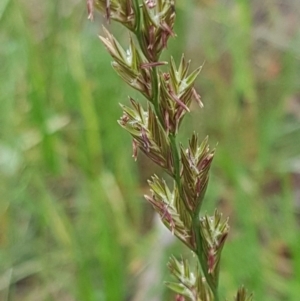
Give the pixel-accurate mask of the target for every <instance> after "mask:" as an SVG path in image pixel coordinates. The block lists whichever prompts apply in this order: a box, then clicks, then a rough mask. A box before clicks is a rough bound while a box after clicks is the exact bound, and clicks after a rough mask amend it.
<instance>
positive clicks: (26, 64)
mask: <svg viewBox="0 0 300 301" xmlns="http://www.w3.org/2000/svg"><path fill="white" fill-rule="evenodd" d="M177 6H178V8H177V23H176V32H177V35H178V37H177V38H176V39H175V40H173V41H170V43H169V47H168V51H167V54H166V55H165V57H166V58H167V57H168V56H169V55H170V54H172V55H173V56H174V57H175V59H176V60H178V59H179V58H180V56H181V53H182V52H185V55H186V57H187V58H191V59H192V64H193V65H194V66H195V67H196V66H197V65H199V64H202V63H203V62H204V61H205V65H204V68H203V71H202V74H201V76H200V78H201V79H200V81H199V83H198V84H199V87H198V90H199V91H200V94H201V96H202V100H203V102H204V104H205V107H204V109H203V110H201V111H199V110H198V109H197V108H196V107H195V109H194V110H193V111H192V113H191V115H190V116H189V117H187V118H186V120H185V123H184V127H183V132H182V133H181V141H182V143H183V144H186V143H187V140H188V137H189V136H190V135H191V132H192V131H193V130H195V131H196V132H199V135H200V137H204V136H206V135H207V134H208V135H209V136H210V141H211V145H216V144H217V154H216V158H215V161H214V163H213V170H212V174H211V181H210V185H209V190H208V193H207V198H206V208H205V210H207V211H209V212H212V211H213V209H214V207H215V206H218V207H220V210H221V211H223V212H224V215H225V216H227V215H228V216H230V224H231V233H230V238H229V241H228V242H227V245H226V246H225V250H224V255H223V263H222V267H221V270H222V274H221V279H220V281H221V290H222V295H223V296H224V298H225V297H226V298H227V299H228V300H232V298H233V295H234V292H235V290H236V289H237V287H238V286H239V285H241V284H244V285H245V286H246V287H248V288H249V289H250V290H253V291H254V292H255V299H256V300H268V301H283V300H291V301H294V300H297V299H298V298H299V296H300V286H299V283H300V239H299V237H300V236H299V233H300V232H299V217H300V214H299V212H300V197H299V195H300V126H299V125H300V123H299V120H300V82H299V79H300V30H299V28H300V3H299V1H297V0H288V1H279V0H273V1H258V0H253V1H250V0H248V1H247V0H235V1H234V0H228V1H221V0H198V1H195V0H194V1H185V0H181V1H178V5H177ZM86 16H87V14H86V11H85V1H73V0H70V1H59V0H53V1H46V2H40V1H37V0H28V1H24V0H2V1H1V2H0V45H1V46H0V60H1V64H0V80H1V82H0V88H1V90H0V91H1V93H0V183H1V184H0V299H1V300H3V301H7V300H13V301H19V300H22V301H28V300H30V301H34V300H37V301H40V300H47V301H50V300H56V301H58V300H59V301H67V300H80V301H96V300H97V301H99V300H100V301H101V300H108V301H110V300H112V301H118V300H132V301H143V300H151V301H152V300H153V301H154V300H173V297H172V296H171V295H170V293H169V292H168V291H167V290H166V289H165V288H164V286H163V283H162V280H163V279H167V277H168V275H167V271H166V260H167V257H168V256H169V255H170V254H174V255H176V256H179V255H180V254H181V253H183V252H185V249H184V247H183V246H182V245H180V243H177V242H175V241H174V240H173V238H172V237H170V236H168V234H167V232H165V231H164V230H163V229H162V227H161V226H160V223H159V222H158V221H157V220H156V219H155V218H153V214H152V209H151V208H150V207H149V206H148V205H147V204H146V203H145V201H144V200H143V197H142V195H143V191H144V190H145V189H147V188H146V179H147V178H148V177H149V176H150V175H151V173H152V172H156V173H159V172H160V171H159V170H157V169H156V167H155V166H152V165H150V164H149V162H148V161H147V160H145V158H144V157H143V156H140V158H139V162H138V163H135V162H134V161H133V160H132V159H131V143H130V137H129V135H127V134H126V133H125V132H123V130H122V129H121V128H120V127H119V126H118V125H117V123H116V120H117V119H118V118H119V116H120V114H121V110H120V108H119V105H118V103H119V102H123V103H124V102H127V95H129V94H130V95H135V92H133V91H131V90H130V89H129V88H127V87H125V85H124V84H123V83H122V81H121V80H120V79H119V78H118V77H117V76H116V75H115V74H114V72H113V70H112V69H111V67H110V63H109V62H110V57H109V56H108V54H107V53H106V52H105V50H104V47H103V45H101V44H100V43H99V40H98V39H97V34H98V33H99V32H100V31H101V27H100V23H101V22H103V19H101V17H100V16H99V15H97V17H96V21H95V22H93V23H90V22H88V21H87V19H86ZM111 26H113V28H114V29H113V31H114V32H115V33H116V34H117V35H119V36H120V37H122V36H124V41H125V40H126V38H127V36H128V35H127V34H126V33H125V31H124V30H122V29H120V27H119V26H117V25H114V24H112V25H111ZM191 260H193V259H191Z"/></svg>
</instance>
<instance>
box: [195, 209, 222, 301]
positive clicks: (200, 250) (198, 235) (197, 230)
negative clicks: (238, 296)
mask: <svg viewBox="0 0 300 301" xmlns="http://www.w3.org/2000/svg"><path fill="white" fill-rule="evenodd" d="M192 223H193V224H192V227H193V232H194V233H195V237H196V255H197V257H198V261H199V263H200V266H201V269H202V272H203V274H204V276H205V279H206V281H207V284H208V285H209V287H210V289H211V291H212V293H213V296H214V301H219V300H220V298H219V292H218V285H217V284H215V283H214V281H213V278H212V277H211V275H210V274H209V273H208V271H207V263H206V262H205V257H204V256H203V242H202V237H201V232H200V221H199V215H198V214H196V215H195V216H194V217H193V222H192Z"/></svg>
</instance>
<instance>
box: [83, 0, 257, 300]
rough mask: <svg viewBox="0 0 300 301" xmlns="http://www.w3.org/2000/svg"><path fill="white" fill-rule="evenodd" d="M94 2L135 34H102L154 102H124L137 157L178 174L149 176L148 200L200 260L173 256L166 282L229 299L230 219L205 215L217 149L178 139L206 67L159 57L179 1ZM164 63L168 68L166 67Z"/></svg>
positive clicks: (179, 293) (183, 296)
mask: <svg viewBox="0 0 300 301" xmlns="http://www.w3.org/2000/svg"><path fill="white" fill-rule="evenodd" d="M87 7H88V13H89V18H90V19H92V18H93V11H94V9H98V10H100V11H101V12H102V13H103V14H104V16H105V18H106V19H107V20H108V21H110V20H113V21H117V22H119V23H120V24H122V25H123V26H125V27H126V28H127V29H128V30H129V32H130V38H129V41H128V49H124V48H123V47H122V46H121V45H120V43H119V42H118V41H117V40H116V38H115V37H114V36H113V35H112V34H111V33H110V32H109V31H108V30H107V29H105V28H104V29H103V32H104V36H101V37H100V39H101V41H102V42H103V44H104V46H105V47H106V48H107V50H108V52H109V53H110V55H111V57H112V59H113V62H112V66H113V68H114V69H115V71H116V72H117V74H118V75H119V76H120V77H121V78H122V79H123V80H124V82H125V83H127V84H128V85H129V86H131V87H132V88H134V89H136V90H137V91H139V92H140V93H141V95H143V96H144V97H145V98H146V99H147V100H148V105H147V106H146V107H145V108H143V107H142V105H141V104H140V103H139V102H138V101H137V100H135V99H133V98H130V102H131V106H130V107H128V106H125V105H121V107H122V110H123V115H122V117H121V118H120V120H119V121H118V122H119V124H120V125H121V126H122V127H123V128H124V129H125V130H126V131H127V132H129V134H130V135H131V136H132V143H133V157H134V158H135V159H136V158H137V155H138V150H139V151H142V152H143V153H144V154H145V155H146V156H147V157H148V158H149V159H150V160H152V161H153V162H154V163H156V164H157V165H159V166H160V167H161V168H162V169H164V170H165V171H166V173H167V174H168V175H169V176H170V177H171V178H172V179H173V185H172V187H169V186H168V185H167V182H166V181H165V180H164V179H162V178H159V177H158V176H156V175H153V176H152V178H151V179H150V180H149V181H148V183H149V186H150V194H149V195H146V196H145V198H146V200H147V201H148V202H149V203H150V204H151V205H152V206H153V208H154V209H155V211H156V212H157V213H158V214H159V216H160V218H161V220H162V222H163V223H164V225H165V226H166V227H167V228H168V229H169V230H170V231H171V233H172V234H174V235H175V236H176V237H177V238H178V239H179V240H180V241H182V242H183V243H184V244H185V245H186V247H187V248H189V249H190V250H191V251H192V252H193V253H194V254H195V256H196V257H197V258H198V265H197V267H196V268H193V269H192V268H191V267H190V265H189V262H188V260H186V259H180V260H178V259H176V258H175V257H174V256H172V257H171V258H170V260H169V263H168V267H169V270H170V272H171V274H172V275H173V276H174V278H175V279H176V281H175V282H168V283H167V286H168V287H169V288H170V289H171V290H173V291H174V292H175V293H176V295H175V297H174V300H177V301H184V300H191V301H219V300H223V299H221V296H220V295H219V289H218V286H219V272H220V261H221V253H222V250H223V247H224V244H225V241H226V238H227V236H228V231H229V226H228V220H227V219H223V218H222V214H221V213H220V212H219V211H218V210H215V212H214V213H213V214H212V216H208V215H206V214H204V215H202V214H201V207H202V204H203V201H204V196H205V192H206V188H207V185H208V180H209V169H210V166H211V163H212V160H213V158H214V150H211V149H210V147H209V145H208V138H204V140H203V141H199V138H198V136H197V134H196V133H193V134H192V135H191V138H190V140H189V143H188V147H184V146H183V145H182V144H180V143H179V142H178V141H177V134H178V132H179V131H180V125H181V123H182V120H183V118H184V116H185V115H186V114H187V113H189V111H190V109H189V108H190V105H191V102H192V101H193V100H194V101H195V102H196V103H197V104H198V105H199V106H200V107H202V106H203V104H202V102H201V99H200V96H199V94H198V93H197V92H196V89H195V82H196V80H197V77H198V75H199V73H200V71H201V67H199V68H197V69H196V70H194V71H190V70H189V69H190V68H189V66H190V62H189V61H187V60H186V59H185V57H184V55H182V57H181V60H180V62H179V64H178V65H176V64H175V59H174V58H172V57H171V58H170V60H169V62H168V63H167V62H163V61H160V55H161V53H162V51H163V50H164V49H165V48H166V47H167V43H168V39H169V38H170V37H175V33H174V31H173V27H174V22H175V16H176V14H175V12H176V9H175V8H176V4H175V1H172V0H143V1H139V0H94V1H93V0H87ZM162 65H167V67H168V70H167V71H164V72H163V71H162V70H161V66H162ZM165 68H166V66H165V67H164V70H165ZM233 300H235V301H251V300H252V296H251V295H248V294H247V292H246V290H245V289H244V288H241V289H239V290H238V292H237V294H236V297H235V299H233Z"/></svg>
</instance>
